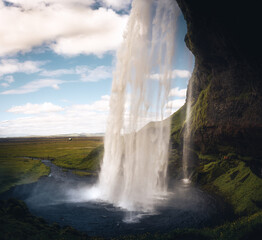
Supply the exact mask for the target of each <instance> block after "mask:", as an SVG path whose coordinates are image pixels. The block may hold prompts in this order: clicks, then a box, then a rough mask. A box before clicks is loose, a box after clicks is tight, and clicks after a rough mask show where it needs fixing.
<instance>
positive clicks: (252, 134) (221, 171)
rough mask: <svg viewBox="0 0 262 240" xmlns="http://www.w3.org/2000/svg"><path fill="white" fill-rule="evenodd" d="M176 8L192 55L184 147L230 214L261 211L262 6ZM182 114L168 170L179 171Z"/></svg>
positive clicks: (203, 0)
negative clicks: (184, 24) (231, 210)
mask: <svg viewBox="0 0 262 240" xmlns="http://www.w3.org/2000/svg"><path fill="white" fill-rule="evenodd" d="M177 3H178V5H179V7H180V8H181V11H182V13H183V15H184V17H185V20H186V22H187V34H186V36H185V42H186V44H187V46H188V48H189V49H190V50H191V51H192V53H193V54H194V56H195V67H194V71H193V74H192V77H191V79H190V82H189V85H190V87H189V88H188V91H190V90H191V96H192V101H191V120H190V126H191V142H192V145H191V146H184V147H189V148H190V150H191V151H192V153H193V154H194V156H195V155H197V161H196V163H197V164H196V165H198V168H197V166H195V169H196V173H195V179H196V181H198V182H199V183H201V184H203V185H206V186H209V187H210V186H211V187H212V188H213V190H214V189H215V190H216V191H217V192H218V193H219V194H221V195H222V196H223V197H224V198H226V199H227V200H228V201H229V202H230V203H231V204H232V205H233V206H234V209H235V212H237V213H240V214H244V213H250V212H255V211H258V210H259V209H261V206H262V192H261V190H260V189H261V187H262V181H261V176H262V175H261V174H262V61H261V52H262V51H261V50H262V37H261V34H260V31H261V30H260V29H261V22H262V21H261V20H262V17H261V16H262V15H261V13H260V8H259V6H258V5H259V3H258V2H255V1H252V2H244V1H234V0H231V1H228V0H227V1H226V0H213V1H210V0H198V1H196V0H177ZM187 102H189V93H188V97H187ZM185 109H186V106H184V107H183V108H182V109H180V111H179V112H177V113H176V114H175V115H174V116H173V127H172V133H171V134H172V138H171V142H172V145H173V147H172V149H173V155H172V157H171V164H170V166H173V168H175V167H174V166H175V165H174V164H172V163H176V166H179V163H178V162H179V161H177V160H178V159H179V158H181V149H182V147H183V146H182V145H183V141H182V140H183V131H184V126H185V125H184V121H185V114H186V110H185ZM174 149H176V150H174ZM191 159H193V157H191ZM170 169H171V172H172V167H170ZM248 189H250V190H249V191H248ZM247 192H248V193H247ZM239 198H242V199H243V201H242V202H241V201H239ZM244 198H245V199H244ZM240 202H241V204H239V203H240ZM240 205H241V206H240Z"/></svg>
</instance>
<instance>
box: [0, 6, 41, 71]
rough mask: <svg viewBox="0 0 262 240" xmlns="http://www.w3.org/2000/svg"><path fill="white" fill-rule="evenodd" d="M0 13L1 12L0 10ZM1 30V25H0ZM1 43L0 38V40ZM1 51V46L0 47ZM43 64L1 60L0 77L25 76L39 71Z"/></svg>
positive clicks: (39, 62)
mask: <svg viewBox="0 0 262 240" xmlns="http://www.w3.org/2000/svg"><path fill="white" fill-rule="evenodd" d="M0 11H1V10H0ZM0 28H1V24H0ZM0 41H1V38H0ZM0 49H1V46H0ZM0 51H1V50H0ZM43 64H45V62H43V61H24V62H19V61H18V60H17V59H1V60H0V76H3V75H5V74H12V73H17V72H23V73H26V74H30V73H35V72H39V71H41V68H40V66H41V65H43Z"/></svg>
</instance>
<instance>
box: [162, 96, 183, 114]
mask: <svg viewBox="0 0 262 240" xmlns="http://www.w3.org/2000/svg"><path fill="white" fill-rule="evenodd" d="M185 101H186V99H185V98H184V99H176V100H172V101H169V102H168V103H167V104H166V109H169V110H172V111H173V112H175V111H177V110H178V109H179V108H181V107H182V106H183V105H184V104H185Z"/></svg>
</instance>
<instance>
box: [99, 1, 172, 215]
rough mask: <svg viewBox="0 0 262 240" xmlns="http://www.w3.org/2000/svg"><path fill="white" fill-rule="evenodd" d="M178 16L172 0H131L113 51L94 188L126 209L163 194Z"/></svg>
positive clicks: (146, 205) (149, 206)
mask: <svg viewBox="0 0 262 240" xmlns="http://www.w3.org/2000/svg"><path fill="white" fill-rule="evenodd" d="M176 18H177V7H176V5H175V1H173V0H161V1H154V0H134V1H133V3H132V10H131V14H130V18H129V22H128V26H127V31H126V33H125V35H124V41H123V43H122V46H121V48H120V49H119V51H118V54H117V65H116V70H115V72H114V77H113V83H112V93H111V100H110V114H109V120H108V125H107V130H106V135H105V143H104V147H105V153H104V159H103V162H102V165H101V172H100V174H99V182H98V186H97V189H98V191H99V195H100V197H101V198H102V199H103V200H106V201H109V202H111V203H113V204H114V205H116V206H120V207H122V208H125V209H128V210H130V211H152V210H153V208H154V204H155V203H156V201H157V199H160V198H161V197H163V196H164V195H165V194H166V187H167V186H166V174H167V160H168V149H169V134H170V129H169V128H170V127H169V126H170V123H169V120H168V119H166V120H164V118H165V117H166V116H167V109H166V104H167V100H168V94H169V91H170V87H171V86H170V80H171V77H172V64H173V56H174V38H175V24H176ZM152 116H154V120H155V122H151V123H150V124H147V125H146V123H147V122H148V120H149V119H153V118H152ZM163 120H164V121H163ZM156 121H158V122H156ZM143 126H144V127H143Z"/></svg>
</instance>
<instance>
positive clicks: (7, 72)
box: [0, 0, 193, 137]
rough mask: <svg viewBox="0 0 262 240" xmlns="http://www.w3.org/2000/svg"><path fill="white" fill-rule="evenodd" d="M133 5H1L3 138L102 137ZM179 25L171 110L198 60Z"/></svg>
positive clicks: (24, 1)
mask: <svg viewBox="0 0 262 240" xmlns="http://www.w3.org/2000/svg"><path fill="white" fill-rule="evenodd" d="M130 9H131V0H6V1H3V0H0V137H19V136H39V135H40V136H48V135H58V134H73V133H78V134H82V133H85V134H94V133H104V132H105V128H106V122H107V117H108V111H109V100H110V92H111V84H112V77H113V74H112V73H113V71H114V68H115V65H116V51H117V49H118V47H119V46H120V44H121V42H122V40H123V33H124V31H125V28H126V24H127V21H128V17H129V14H130ZM185 34H186V23H185V21H184V18H183V16H182V14H180V16H179V18H178V23H177V34H176V49H175V63H174V69H173V80H172V89H171V91H170V96H171V97H170V102H169V103H168V104H171V102H172V106H173V109H172V111H173V112H174V111H176V110H178V109H179V108H180V107H181V106H182V105H183V104H184V102H185V97H186V87H187V82H188V79H189V78H190V75H191V72H192V69H193V57H192V54H191V53H190V52H189V50H188V49H187V48H186V46H185V43H184V36H185Z"/></svg>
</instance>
